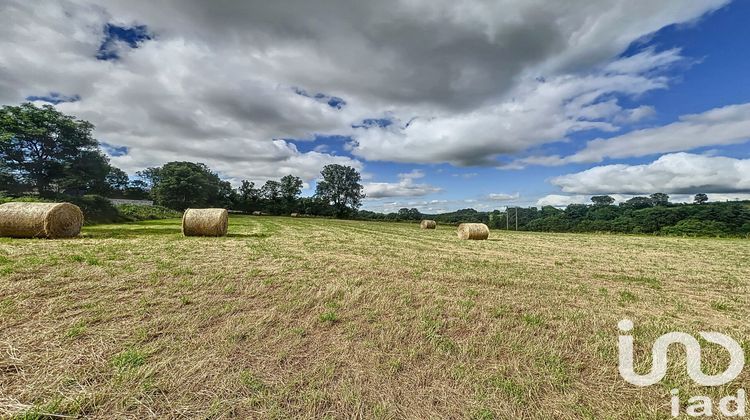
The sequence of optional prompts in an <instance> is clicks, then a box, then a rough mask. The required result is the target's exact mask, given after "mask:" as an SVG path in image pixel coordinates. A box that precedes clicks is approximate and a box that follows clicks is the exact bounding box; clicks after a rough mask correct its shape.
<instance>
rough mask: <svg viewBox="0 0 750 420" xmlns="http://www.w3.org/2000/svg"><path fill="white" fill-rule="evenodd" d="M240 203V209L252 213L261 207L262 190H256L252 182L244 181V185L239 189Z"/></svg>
mask: <svg viewBox="0 0 750 420" xmlns="http://www.w3.org/2000/svg"><path fill="white" fill-rule="evenodd" d="M238 193H239V194H238V195H239V197H238V201H239V209H240V210H242V211H244V212H248V213H249V212H251V211H254V210H257V209H258V208H259V206H260V190H258V189H257V188H255V183H254V182H250V181H247V180H245V181H242V185H240V188H239V189H238Z"/></svg>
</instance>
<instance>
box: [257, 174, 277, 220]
mask: <svg viewBox="0 0 750 420" xmlns="http://www.w3.org/2000/svg"><path fill="white" fill-rule="evenodd" d="M260 196H261V198H263V200H265V208H266V211H268V212H269V213H271V214H281V212H282V200H281V183H280V182H279V181H274V180H268V181H266V183H265V184H263V186H262V187H260Z"/></svg>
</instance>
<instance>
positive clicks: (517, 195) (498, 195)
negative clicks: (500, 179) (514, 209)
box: [488, 193, 521, 201]
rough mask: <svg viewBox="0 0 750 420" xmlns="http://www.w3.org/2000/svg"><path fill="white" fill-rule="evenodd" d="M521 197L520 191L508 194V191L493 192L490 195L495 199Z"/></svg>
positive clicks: (505, 199) (511, 199) (491, 198)
mask: <svg viewBox="0 0 750 420" xmlns="http://www.w3.org/2000/svg"><path fill="white" fill-rule="evenodd" d="M520 197H521V194H520V193H514V194H506V193H492V194H490V195H488V198H489V199H490V200H494V201H514V200H518V199H519V198H520Z"/></svg>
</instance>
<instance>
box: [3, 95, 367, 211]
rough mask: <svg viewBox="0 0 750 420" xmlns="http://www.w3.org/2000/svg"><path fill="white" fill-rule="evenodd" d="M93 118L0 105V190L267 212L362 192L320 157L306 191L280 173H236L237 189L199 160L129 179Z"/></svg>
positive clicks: (339, 205) (341, 200) (352, 178)
mask: <svg viewBox="0 0 750 420" xmlns="http://www.w3.org/2000/svg"><path fill="white" fill-rule="evenodd" d="M93 129H94V126H93V125H92V124H91V123H89V122H87V121H82V120H77V119H76V118H75V117H72V116H68V115H65V114H63V113H61V112H59V111H58V110H56V109H55V108H54V107H53V106H51V105H45V106H42V107H37V106H35V105H33V104H31V103H24V104H21V105H19V106H3V107H2V108H0V193H4V194H6V195H10V196H20V195H37V196H39V197H41V198H49V199H59V198H64V197H66V196H67V197H81V196H84V195H102V196H106V197H109V198H131V199H148V198H151V199H153V200H154V201H155V202H156V204H159V205H162V206H165V207H169V208H172V209H175V210H184V209H186V208H188V207H207V206H215V207H227V208H231V209H235V210H239V211H245V212H253V211H261V212H265V213H270V214H289V213H293V212H296V213H306V214H314V215H324V216H336V217H349V216H351V215H353V214H354V212H356V210H357V209H358V208H359V206H360V205H361V204H362V199H363V198H364V194H363V187H362V185H361V177H360V174H359V173H358V172H357V171H356V170H355V169H354V168H352V167H349V166H342V165H328V166H326V167H325V168H324V169H323V171H322V173H321V177H322V178H321V181H319V182H318V184H317V186H316V191H315V195H314V196H313V197H305V198H302V197H301V193H302V188H303V182H302V179H300V178H299V177H297V176H293V175H287V176H284V177H283V178H281V179H280V180H269V181H267V182H266V183H265V184H263V185H262V186H260V187H256V186H255V184H254V183H253V182H249V181H243V182H242V184H241V186H240V187H239V188H238V189H233V188H232V186H231V185H230V183H229V182H227V181H224V180H222V179H221V178H220V177H219V175H218V174H217V173H215V172H213V171H212V170H211V169H210V168H209V167H207V166H206V165H204V164H202V163H192V162H170V163H167V164H165V165H163V166H161V167H156V168H148V169H146V170H144V171H142V172H139V173H138V178H137V179H134V180H131V179H130V178H129V177H128V174H127V173H125V172H124V171H122V170H121V169H119V168H117V167H115V166H113V165H111V164H110V162H109V159H108V158H107V156H106V155H105V154H104V153H103V152H102V150H101V147H100V144H99V142H98V141H97V140H96V139H95V138H94V136H93Z"/></svg>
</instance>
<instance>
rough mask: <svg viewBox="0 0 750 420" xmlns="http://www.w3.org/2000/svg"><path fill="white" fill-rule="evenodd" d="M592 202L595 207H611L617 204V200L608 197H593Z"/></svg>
mask: <svg viewBox="0 0 750 420" xmlns="http://www.w3.org/2000/svg"><path fill="white" fill-rule="evenodd" d="M591 201H592V202H593V203H594V205H595V206H609V205H612V203H614V202H615V199H614V198H612V197H610V196H608V195H595V196H593V197H591Z"/></svg>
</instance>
